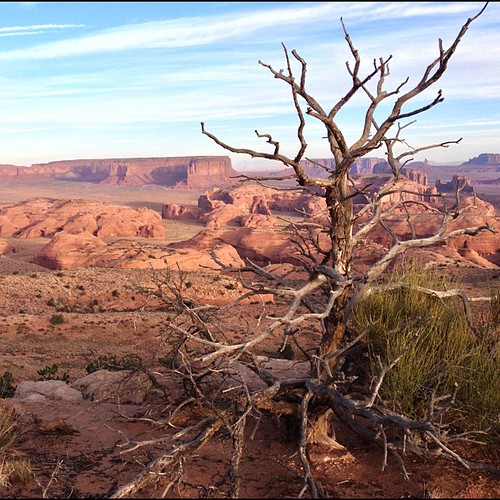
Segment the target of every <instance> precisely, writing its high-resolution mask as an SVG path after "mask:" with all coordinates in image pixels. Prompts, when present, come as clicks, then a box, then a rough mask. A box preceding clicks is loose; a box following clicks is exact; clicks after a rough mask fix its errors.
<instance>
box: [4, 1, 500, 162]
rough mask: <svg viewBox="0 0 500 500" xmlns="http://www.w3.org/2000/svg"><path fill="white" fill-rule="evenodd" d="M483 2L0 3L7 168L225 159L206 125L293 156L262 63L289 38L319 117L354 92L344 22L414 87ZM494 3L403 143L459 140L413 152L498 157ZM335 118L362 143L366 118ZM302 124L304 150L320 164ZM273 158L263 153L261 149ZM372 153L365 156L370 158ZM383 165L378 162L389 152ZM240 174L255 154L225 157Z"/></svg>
mask: <svg viewBox="0 0 500 500" xmlns="http://www.w3.org/2000/svg"><path fill="white" fill-rule="evenodd" d="M482 5H483V3H481V2H123V3H121V2H1V3H0V68H1V70H0V163H13V164H16V165H30V164H32V163H37V162H46V161H52V160H63V159H76V158H116V157H154V156H190V155H220V154H228V153H227V152H226V151H225V150H223V149H222V148H220V147H219V146H217V145H216V144H214V143H213V142H211V141H210V139H208V138H207V137H205V136H203V135H202V134H201V132H200V122H201V121H204V122H205V125H206V128H207V129H208V130H209V131H211V132H213V133H215V134H216V135H218V137H219V138H220V139H222V140H224V141H226V142H228V143H230V144H231V145H233V146H235V147H247V148H256V149H260V150H266V144H265V142H264V141H262V140H258V139H257V138H256V136H255V133H254V130H256V129H257V130H259V132H260V133H269V134H272V136H273V138H274V139H275V140H278V141H280V143H281V144H282V147H283V151H284V152H286V153H289V154H291V155H294V153H295V152H296V151H297V149H298V146H297V140H296V129H297V125H298V123H297V118H296V115H295V112H294V108H293V105H292V103H291V99H290V92H289V89H288V87H287V86H286V85H285V84H283V83H282V82H279V81H278V80H276V79H274V78H273V77H272V75H271V74H270V73H269V71H268V70H267V69H266V68H263V67H262V66H260V65H259V64H258V61H259V60H262V61H263V62H265V63H268V64H271V65H273V67H275V68H276V69H278V70H279V69H281V68H284V67H285V62H284V57H283V50H282V47H281V43H282V42H283V43H284V44H285V45H286V46H287V48H288V49H290V50H292V49H296V50H297V51H298V53H299V54H300V55H301V56H302V57H303V58H304V59H306V60H307V62H308V78H309V81H308V88H309V91H310V93H311V94H313V95H314V96H315V97H316V99H317V100H318V101H319V102H320V104H322V106H323V107H324V108H329V107H330V106H332V105H333V104H334V103H335V102H336V101H337V100H338V99H339V98H340V97H341V96H342V95H343V94H344V93H345V91H346V90H347V89H348V87H349V84H350V81H349V77H348V74H347V71H346V67H345V62H346V61H348V60H352V58H351V56H350V53H349V50H348V47H347V45H346V42H345V40H344V36H343V32H342V28H341V24H340V18H341V17H343V19H344V22H345V24H346V26H347V29H348V31H349V33H350V36H351V38H352V40H353V42H354V44H355V46H356V48H357V49H358V50H359V53H360V55H361V58H362V62H363V64H362V68H365V69H366V70H367V71H368V70H370V69H371V67H372V66H371V65H372V63H373V59H374V58H377V59H378V58H380V57H387V56H388V55H390V54H392V56H393V60H392V64H391V65H390V68H391V76H390V77H389V78H388V79H387V89H394V88H395V87H397V86H398V85H399V84H400V83H401V82H402V81H403V80H404V79H405V78H406V77H410V84H411V83H415V82H416V81H417V78H420V76H421V74H422V71H423V70H424V69H425V67H426V66H427V64H428V63H429V62H431V61H432V60H433V59H434V58H435V57H436V55H437V54H438V38H442V39H443V42H444V43H445V45H448V44H449V43H451V41H452V40H453V39H454V38H455V36H456V34H457V33H458V31H459V29H460V27H461V26H462V24H463V23H464V21H465V20H466V19H467V18H468V17H470V16H471V15H474V14H475V13H476V12H478V10H480V8H481V7H482ZM499 63H500V3H499V2H492V3H490V4H489V6H488V7H487V9H486V11H485V13H484V14H483V15H482V16H481V17H480V18H479V19H478V20H476V21H475V22H474V23H473V24H472V26H471V27H470V29H469V31H468V32H467V34H466V36H465V38H464V40H463V42H462V44H461V45H460V46H459V48H458V50H457V52H456V53H455V55H454V57H453V58H452V60H451V62H450V67H449V70H448V72H447V73H446V75H445V76H444V77H443V78H442V79H441V80H440V82H439V83H438V85H437V86H436V87H435V88H433V89H432V91H431V92H428V93H427V94H426V95H425V96H422V97H420V98H419V100H418V103H419V104H423V103H425V102H427V101H428V100H429V99H432V98H433V97H434V96H435V93H436V92H437V90H438V89H439V88H442V89H443V95H444V97H445V101H444V102H443V103H442V104H440V105H439V106H437V107H436V108H434V109H432V110H431V111H429V112H428V113H425V114H423V115H421V116H419V117H418V119H417V122H416V123H414V124H413V125H412V126H411V127H409V128H408V129H407V133H406V135H405V137H406V139H407V140H408V142H409V144H410V145H411V146H413V147H420V146H423V145H426V144H431V143H436V142H441V141H446V140H455V139H458V138H460V137H463V139H462V142H461V143H460V144H459V145H456V146H451V147H450V148H448V149H438V150H433V151H430V152H427V153H425V154H423V155H420V156H417V157H416V159H423V158H424V157H428V158H429V159H430V160H433V161H438V162H444V163H446V162H453V161H465V160H467V159H469V158H471V157H473V156H477V155H478V154H479V153H500V143H499V136H500V134H499V133H500V64H499ZM366 104H367V102H366V99H364V98H362V97H361V96H360V97H359V98H356V99H354V100H353V102H352V104H351V105H350V106H349V107H348V108H346V110H345V111H344V112H342V113H341V114H340V115H339V119H338V123H339V125H340V126H341V127H342V129H343V130H344V133H345V135H346V136H347V138H348V142H354V141H355V140H356V138H357V135H358V134H359V133H360V125H361V124H362V119H363V116H364V111H365V109H366ZM324 135H325V134H324V131H323V130H322V128H321V127H320V126H319V125H318V124H317V123H315V122H313V121H310V120H308V126H307V133H306V138H307V140H308V143H309V149H308V151H307V156H308V157H310V158H319V157H327V156H328V151H327V149H326V141H325V140H324V139H322V137H323V136H324ZM267 150H268V149H267ZM377 154H378V153H377V152H374V154H373V155H372V156H377ZM380 155H382V154H380ZM230 156H231V158H232V160H233V164H234V166H235V167H236V168H238V169H245V168H252V167H254V166H255V163H254V162H252V161H251V160H250V159H249V158H248V157H247V156H238V155H230Z"/></svg>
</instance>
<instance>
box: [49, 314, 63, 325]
mask: <svg viewBox="0 0 500 500" xmlns="http://www.w3.org/2000/svg"><path fill="white" fill-rule="evenodd" d="M63 323H64V316H63V315H62V314H53V315H52V316H51V317H50V324H51V325H62V324H63Z"/></svg>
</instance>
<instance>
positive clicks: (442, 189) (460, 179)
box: [436, 175, 474, 195]
mask: <svg viewBox="0 0 500 500" xmlns="http://www.w3.org/2000/svg"><path fill="white" fill-rule="evenodd" d="M436 189H437V191H438V193H456V192H457V190H458V189H460V194H461V195H464V194H469V193H473V192H474V188H473V187H472V182H471V180H470V179H469V178H468V177H465V176H464V175H454V176H453V177H452V179H451V181H450V182H441V180H440V179H438V180H437V181H436Z"/></svg>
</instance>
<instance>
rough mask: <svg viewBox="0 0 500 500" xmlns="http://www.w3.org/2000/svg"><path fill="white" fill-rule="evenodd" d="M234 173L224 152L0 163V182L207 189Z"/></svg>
mask: <svg viewBox="0 0 500 500" xmlns="http://www.w3.org/2000/svg"><path fill="white" fill-rule="evenodd" d="M237 175H238V172H236V171H235V170H234V169H233V167H232V165H231V159H230V158H229V157H228V156H186V157H160V158H110V159H88V160H61V161H52V162H49V163H37V164H33V165H32V166H31V167H16V166H14V165H0V182H16V181H31V180H32V181H44V180H66V181H81V182H94V183H98V184H111V185H128V186H134V185H136V186H137V185H139V186H140V185H145V184H159V185H162V186H166V187H175V188H184V189H209V188H212V187H226V186H230V185H232V184H235V183H236V179H235V178H234V177H235V176H237Z"/></svg>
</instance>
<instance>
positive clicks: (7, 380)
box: [0, 371, 16, 398]
mask: <svg viewBox="0 0 500 500" xmlns="http://www.w3.org/2000/svg"><path fill="white" fill-rule="evenodd" d="M13 382H14V377H13V376H12V373H11V372H9V371H5V372H4V374H3V375H2V376H1V377H0V398H13V397H14V394H15V392H16V387H15V386H14V383H13Z"/></svg>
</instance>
